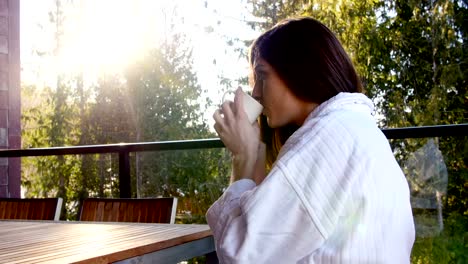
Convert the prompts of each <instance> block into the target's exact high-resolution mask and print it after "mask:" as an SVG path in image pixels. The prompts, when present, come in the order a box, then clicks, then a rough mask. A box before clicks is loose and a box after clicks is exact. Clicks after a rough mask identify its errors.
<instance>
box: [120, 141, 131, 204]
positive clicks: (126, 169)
mask: <svg viewBox="0 0 468 264" xmlns="http://www.w3.org/2000/svg"><path fill="white" fill-rule="evenodd" d="M119 191H120V198H131V195H132V188H131V181H130V153H129V152H128V150H122V151H119Z"/></svg>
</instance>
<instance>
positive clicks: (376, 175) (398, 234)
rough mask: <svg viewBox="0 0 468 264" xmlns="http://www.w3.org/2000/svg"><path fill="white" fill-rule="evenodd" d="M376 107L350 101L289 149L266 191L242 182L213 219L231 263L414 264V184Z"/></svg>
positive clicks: (360, 99) (344, 99) (327, 109)
mask: <svg viewBox="0 0 468 264" xmlns="http://www.w3.org/2000/svg"><path fill="white" fill-rule="evenodd" d="M372 111H373V105H372V102H371V101H370V100H369V99H368V98H367V97H366V96H365V95H363V94H354V93H353V94H351V93H340V94H338V95H337V96H335V97H333V98H332V99H330V100H328V101H326V102H324V103H322V104H321V105H320V106H319V107H317V108H316V109H315V110H314V111H313V112H312V113H311V114H310V115H309V117H308V118H307V119H306V121H305V123H304V125H303V126H302V127H301V128H299V129H298V130H297V131H296V132H295V133H294V134H293V135H292V136H291V137H290V138H289V139H288V140H287V142H286V143H285V145H284V146H283V148H282V149H281V152H280V154H279V156H278V159H277V161H276V163H275V164H274V166H273V168H272V170H271V172H270V173H269V175H268V176H267V178H266V179H265V180H264V181H263V182H262V183H261V184H260V185H258V186H256V185H255V183H254V182H253V181H251V180H245V179H244V180H239V181H237V182H235V183H233V184H231V185H230V186H229V188H228V189H227V190H226V191H225V193H224V194H223V195H222V196H221V197H220V198H219V200H218V201H216V202H215V203H214V204H213V205H212V206H211V207H210V209H209V210H208V212H207V221H208V224H209V225H210V227H211V229H212V231H213V236H214V238H215V244H216V250H217V254H218V258H219V260H220V262H221V263H255V264H257V263H409V261H410V254H411V248H412V245H413V243H414V236H415V233H414V223H413V216H412V212H411V206H410V200H409V188H408V183H407V181H406V179H405V177H404V175H403V173H402V171H401V169H400V167H399V165H398V164H397V162H396V160H395V158H394V156H393V153H392V151H391V149H390V146H389V143H388V140H387V139H386V138H385V136H384V135H383V134H382V132H381V131H380V129H379V128H378V127H377V126H376V124H375V120H374V118H373V116H372V114H371V113H372Z"/></svg>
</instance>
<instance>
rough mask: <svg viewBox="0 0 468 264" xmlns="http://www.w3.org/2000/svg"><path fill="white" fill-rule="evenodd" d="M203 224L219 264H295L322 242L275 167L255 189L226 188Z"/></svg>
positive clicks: (242, 183) (240, 184)
mask: <svg viewBox="0 0 468 264" xmlns="http://www.w3.org/2000/svg"><path fill="white" fill-rule="evenodd" d="M207 221H208V224H209V226H210V227H211V229H212V231H213V235H214V238H215V244H216V250H217V255H218V258H219V260H220V262H221V263H296V262H297V261H299V260H300V259H301V258H303V257H304V256H306V255H308V254H310V253H311V252H312V251H313V250H315V249H317V248H318V247H320V245H321V244H322V243H323V241H324V237H323V236H322V234H321V233H320V232H319V229H318V228H316V226H315V224H314V222H313V221H312V218H311V217H310V215H309V214H308V212H307V211H306V210H305V207H304V206H303V203H302V201H301V200H300V198H299V196H298V195H297V194H296V192H295V191H294V190H293V189H292V188H291V186H290V184H289V182H288V180H287V178H286V177H284V175H283V171H282V170H281V167H280V166H275V167H274V168H273V170H272V171H271V172H270V174H269V175H268V177H267V178H266V179H265V180H264V181H263V183H262V184H260V185H259V186H255V183H254V182H253V181H252V180H247V179H244V180H239V181H237V182H235V183H233V184H231V185H230V186H229V188H228V189H227V190H226V191H225V193H224V194H223V195H222V196H221V198H220V199H219V200H218V201H216V202H215V203H214V204H213V205H212V206H211V207H210V209H209V210H208V211H207Z"/></svg>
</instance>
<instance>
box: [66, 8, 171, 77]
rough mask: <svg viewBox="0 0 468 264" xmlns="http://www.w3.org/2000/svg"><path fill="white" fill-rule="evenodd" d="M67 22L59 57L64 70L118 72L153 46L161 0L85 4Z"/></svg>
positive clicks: (156, 35) (157, 29)
mask: <svg viewBox="0 0 468 264" xmlns="http://www.w3.org/2000/svg"><path fill="white" fill-rule="evenodd" d="M78 5H79V6H78V8H75V9H74V10H75V11H74V12H73V13H72V14H71V16H70V19H68V21H67V31H66V32H65V34H64V41H63V45H62V48H61V50H60V55H59V58H58V64H59V65H58V67H60V68H61V69H62V70H64V71H69V72H76V71H82V70H86V71H95V72H103V71H115V70H117V69H118V68H119V67H122V65H124V64H125V63H127V62H129V61H131V60H133V59H135V58H138V57H139V56H142V55H143V54H144V52H145V51H146V50H148V49H149V48H150V47H154V46H155V45H156V43H157V42H158V41H159V38H160V36H161V32H160V31H161V30H162V29H161V28H160V27H158V26H157V25H158V24H159V25H160V24H161V23H158V20H160V19H161V16H158V15H157V10H159V12H161V11H160V10H161V9H162V6H161V2H160V1H149V0H148V1H120V0H119V1H110V0H103V1H83V2H79V4H78Z"/></svg>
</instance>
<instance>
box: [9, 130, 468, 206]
mask: <svg viewBox="0 0 468 264" xmlns="http://www.w3.org/2000/svg"><path fill="white" fill-rule="evenodd" d="M382 132H383V133H384V135H385V136H386V137H387V138H388V139H406V138H426V137H460V136H468V123H466V124H457V125H439V126H423V127H405V128H389V129H382ZM223 147H224V144H223V143H222V142H221V140H220V139H218V138H212V139H197V140H179V141H162V142H141V143H120V144H106V145H83V146H73V147H51V148H31V149H3V150H0V158H10V157H32V156H60V155H76V154H99V153H118V154H119V190H120V197H121V198H129V197H130V196H131V189H130V188H131V184H130V156H129V154H130V153H131V152H140V151H164V150H187V149H208V148H223Z"/></svg>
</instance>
